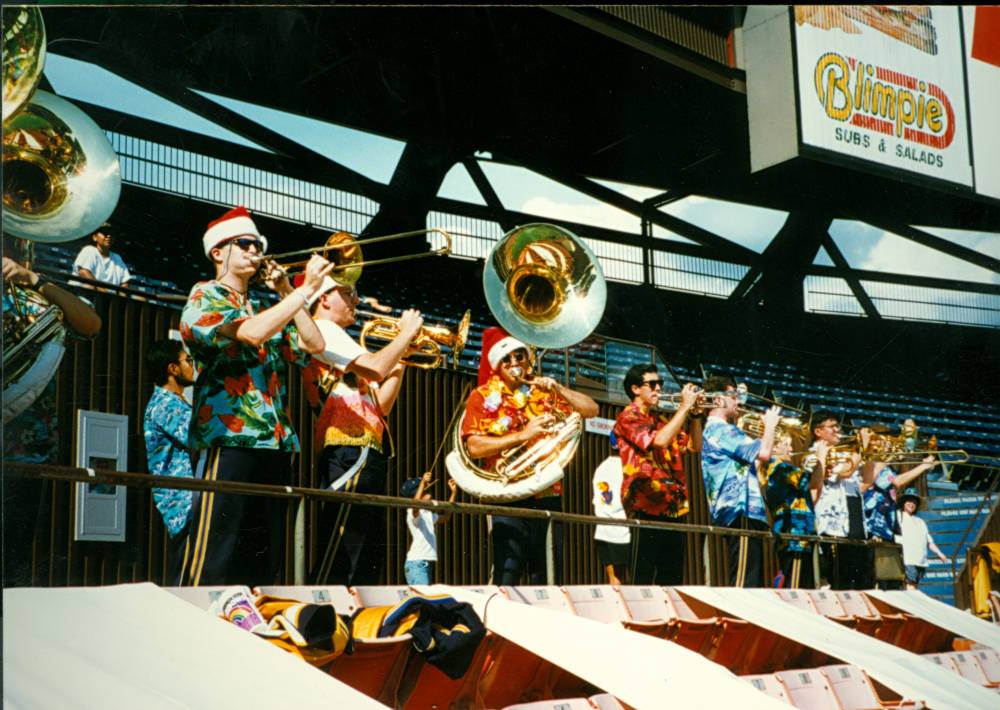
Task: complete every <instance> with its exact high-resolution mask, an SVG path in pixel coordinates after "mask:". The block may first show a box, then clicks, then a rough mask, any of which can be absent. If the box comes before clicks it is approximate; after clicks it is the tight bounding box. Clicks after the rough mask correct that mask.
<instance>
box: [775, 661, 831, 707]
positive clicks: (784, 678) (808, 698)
mask: <svg viewBox="0 0 1000 710" xmlns="http://www.w3.org/2000/svg"><path fill="white" fill-rule="evenodd" d="M774 675H775V676H777V677H778V679H779V680H780V681H781V682H782V683H783V684H784V686H785V690H786V691H787V692H788V700H789V702H790V703H791V704H792V705H794V706H795V707H797V708H800V709H801V710H842V709H841V707H840V702H839V701H838V700H837V696H836V695H834V692H833V688H831V687H830V682H829V681H828V680H827V679H826V676H825V675H824V674H823V673H821V672H820V671H818V670H810V669H800V670H794V671H777V672H776V673H775V674H774Z"/></svg>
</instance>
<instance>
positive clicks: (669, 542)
mask: <svg viewBox="0 0 1000 710" xmlns="http://www.w3.org/2000/svg"><path fill="white" fill-rule="evenodd" d="M622 386H623V388H624V389H625V393H626V394H627V395H629V396H630V397H631V399H632V402H631V404H629V405H628V406H627V407H626V408H625V409H623V410H622V411H621V413H620V414H619V415H618V418H617V419H616V420H615V428H614V435H615V437H616V438H617V439H618V452H619V454H620V455H621V460H622V475H623V481H622V492H621V497H622V503H623V505H624V507H625V510H626V512H627V514H628V515H629V517H632V518H639V519H640V520H661V521H662V520H669V521H672V522H683V521H684V520H686V519H687V513H688V496H687V480H686V478H685V475H684V462H683V460H682V459H681V454H682V453H684V452H686V451H699V450H700V449H701V420H700V418H698V417H696V416H695V417H691V422H690V436H689V435H688V433H686V432H685V431H684V430H683V427H684V425H685V423H686V422H687V420H688V415H689V414H697V413H698V411H697V410H698V404H697V403H698V395H699V393H700V390H698V389H697V388H696V387H695V386H694V385H692V384H690V383H688V384H686V385H684V387H683V388H681V392H680V404H679V406H678V407H677V411H676V412H675V413H674V415H673V416H672V417H670V418H669V419H668V418H667V417H665V416H663V415H660V414H656V413H654V412H652V411H650V410H651V409H652V408H653V407H655V406H656V405H657V403H658V402H659V400H660V393H661V391H662V388H663V380H661V379H660V376H659V375H658V374H657V371H656V365H654V364H648V365H647V364H639V365H633V366H632V367H631V368H630V369H629V371H628V372H627V373H625V380H624V382H623V384H622ZM686 548H687V543H686V540H685V536H684V533H683V532H679V531H676V530H655V529H651V528H639V530H638V532H637V534H636V535H635V541H634V543H633V550H632V558H633V571H632V583H633V584H670V585H673V584H683V582H684V558H685V551H686Z"/></svg>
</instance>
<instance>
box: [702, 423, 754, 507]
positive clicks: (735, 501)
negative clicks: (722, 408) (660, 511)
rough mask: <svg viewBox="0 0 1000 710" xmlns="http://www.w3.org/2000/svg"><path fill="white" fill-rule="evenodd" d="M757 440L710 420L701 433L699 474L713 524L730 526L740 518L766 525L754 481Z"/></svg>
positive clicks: (736, 429)
mask: <svg viewBox="0 0 1000 710" xmlns="http://www.w3.org/2000/svg"><path fill="white" fill-rule="evenodd" d="M758 451H760V440H759V439H751V438H750V437H749V436H747V435H746V434H744V433H743V432H742V431H740V429H739V428H738V427H737V426H736V425H735V424H730V423H729V422H727V421H725V420H723V419H721V418H719V417H709V418H708V421H707V422H706V424H705V431H704V432H703V433H702V447H701V474H702V477H703V478H704V479H705V494H706V495H707V496H708V512H709V514H710V515H711V517H712V524H713V525H731V524H732V523H733V522H735V521H736V520H737V519H739V517H740V516H741V515H746V516H747V517H748V518H752V519H754V520H759V521H761V522H763V523H766V522H767V512H766V511H765V510H764V498H763V496H762V495H761V493H760V484H759V483H758V482H757V452H758Z"/></svg>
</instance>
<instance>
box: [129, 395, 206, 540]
mask: <svg viewBox="0 0 1000 710" xmlns="http://www.w3.org/2000/svg"><path fill="white" fill-rule="evenodd" d="M190 423H191V405H190V404H188V403H187V400H185V399H184V398H183V397H181V396H180V395H178V394H175V393H173V392H171V391H170V390H168V389H165V388H163V387H160V386H157V387H156V388H155V389H154V390H153V396H152V397H150V399H149V404H147V405H146V416H145V417H144V418H143V424H142V428H143V432H144V434H145V438H146V464H147V466H148V467H149V472H150V473H152V474H153V475H155V476H177V477H179V478H193V477H194V473H193V471H192V470H191V456H190V454H189V453H188V425H189V424H190ZM191 496H192V491H184V490H180V489H177V488H154V489H153V502H154V503H155V504H156V509H157V510H158V511H160V515H162V516H163V524H164V525H165V526H166V528H167V532H168V533H170V535H171V537H173V536H175V535H177V534H178V533H179V532H180V531H181V530H183V529H184V525H185V524H186V523H187V518H188V514H189V513H190V512H191Z"/></svg>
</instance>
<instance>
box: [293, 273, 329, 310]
mask: <svg viewBox="0 0 1000 710" xmlns="http://www.w3.org/2000/svg"><path fill="white" fill-rule="evenodd" d="M305 282H306V275H305V274H295V276H293V277H292V286H294V287H295V288H298V287H299V286H301V285H302V284H304V283H305ZM336 287H337V282H336V281H334V280H333V279H331V278H330V277H329V276H324V277H323V284H322V285H321V286H320V287H319V288H318V289H317V290H316V293H314V294H313V295H312V297H311V298H310V299H309V305H308V307H309V308H312V304H314V303H315V302H316V301H317V300H318V299H319V297H320V296H322V295H323V294H324V293H326V292H327V291H329V290H330V289H332V288H336Z"/></svg>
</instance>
